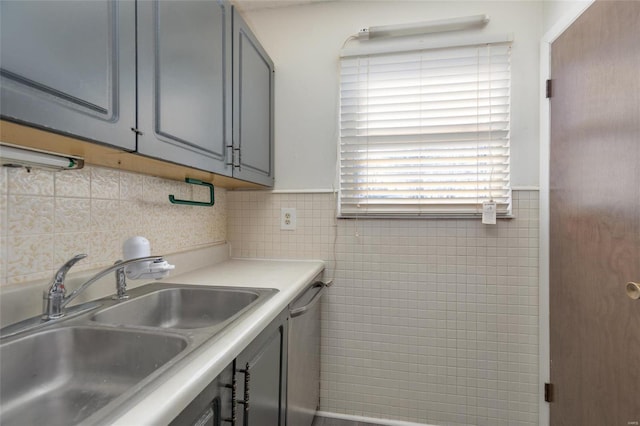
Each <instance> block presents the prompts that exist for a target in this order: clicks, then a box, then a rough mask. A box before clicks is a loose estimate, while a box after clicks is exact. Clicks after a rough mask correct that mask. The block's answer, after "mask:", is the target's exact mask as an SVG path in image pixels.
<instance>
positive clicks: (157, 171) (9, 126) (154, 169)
mask: <svg viewBox="0 0 640 426" xmlns="http://www.w3.org/2000/svg"><path fill="white" fill-rule="evenodd" d="M0 141H2V142H5V143H8V144H13V145H19V146H24V147H29V148H34V149H40V150H44V151H50V152H56V153H59V154H66V155H74V156H78V157H82V158H84V161H85V163H86V164H90V165H95V166H103V167H110V168H113V169H119V170H126V171H130V172H137V173H143V174H146V175H151V176H158V177H162V178H166V179H173V180H178V181H184V179H185V178H187V177H190V178H194V179H199V180H201V181H204V182H209V183H212V184H213V185H215V186H219V187H221V188H227V189H267V188H266V187H264V186H262V185H257V184H254V183H251V182H245V181H242V180H238V179H233V178H230V177H227V176H222V175H217V174H215V173H209V172H205V171H202V170H197V169H192V168H190V167H185V166H180V165H178V164H173V163H167V162H164V161H160V160H156V159H153V158H148V157H144V156H142V155H139V154H136V153H131V152H126V151H121V150H118V149H115V148H110V147H107V146H104V145H100V144H97V143H92V142H87V141H83V140H81V139H75V138H73V137H69V136H64V135H60V134H57V133H52V132H47V131H45V130H41V129H37V128H33V127H29V126H24V125H21V124H17V123H14V122H11V121H6V120H0Z"/></svg>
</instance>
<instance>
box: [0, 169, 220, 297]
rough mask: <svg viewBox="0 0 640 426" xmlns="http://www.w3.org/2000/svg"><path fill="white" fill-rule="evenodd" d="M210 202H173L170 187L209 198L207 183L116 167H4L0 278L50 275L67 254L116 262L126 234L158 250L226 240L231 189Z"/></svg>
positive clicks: (6, 281)
mask: <svg viewBox="0 0 640 426" xmlns="http://www.w3.org/2000/svg"><path fill="white" fill-rule="evenodd" d="M215 191H216V192H215V196H216V198H215V201H216V202H215V205H214V206H213V207H196V206H186V205H173V204H170V203H169V201H168V195H169V194H174V195H175V196H176V197H177V198H184V199H194V200H199V201H206V200H208V197H209V191H208V190H207V188H204V187H201V186H194V185H188V184H186V183H183V182H177V181H172V180H166V179H161V178H156V177H152V176H146V175H140V174H135V173H130V172H124V171H119V170H113V169H107V168H101V167H91V166H89V167H85V168H84V169H81V170H74V171H63V172H50V171H43V170H35V169H34V170H32V171H31V172H27V171H26V170H25V169H6V168H0V285H12V284H19V283H22V282H26V281H32V280H36V279H43V278H48V277H50V276H51V275H52V273H53V272H55V270H56V269H57V268H58V267H59V266H60V265H61V264H62V263H64V262H65V261H66V260H67V259H69V258H70V257H72V256H73V255H74V254H77V253H87V254H88V255H89V256H88V257H87V259H85V260H83V261H81V262H80V263H78V265H77V266H76V267H74V270H86V269H93V268H97V267H103V266H106V265H110V264H112V263H113V262H114V261H115V260H117V259H120V258H121V257H122V248H121V247H122V243H123V242H124V240H125V239H127V238H129V237H131V236H134V235H142V236H145V237H147V238H148V239H149V240H150V241H151V249H152V253H153V254H165V253H172V252H177V251H182V250H188V249H192V248H197V247H200V246H202V245H206V244H211V243H215V242H220V241H225V240H226V233H227V208H226V199H227V196H226V194H227V192H226V190H224V189H222V188H216V190H215Z"/></svg>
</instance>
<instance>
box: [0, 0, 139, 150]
mask: <svg viewBox="0 0 640 426" xmlns="http://www.w3.org/2000/svg"><path fill="white" fill-rule="evenodd" d="M135 17H136V15H135V4H134V2H127V1H122V2H121V1H116V0H93V1H82V2H81V1H12V0H6V1H5V0H3V1H0V76H1V77H0V105H1V108H0V114H1V115H2V118H5V119H8V120H12V121H17V122H22V123H26V124H29V125H32V126H37V127H41V128H44V129H47V130H53V131H55V132H59V133H64V134H70V135H74V136H78V137H80V138H83V139H89V140H95V141H98V142H102V143H106V144H110V145H113V146H117V147H120V148H124V149H126V150H130V151H133V150H135V149H136V135H135V133H134V132H133V131H131V128H132V127H135V126H136V87H135V84H136V49H135V46H136V39H135V37H136V33H135V31H136V18H135ZM51 150H52V151H55V150H56V149H55V146H51Z"/></svg>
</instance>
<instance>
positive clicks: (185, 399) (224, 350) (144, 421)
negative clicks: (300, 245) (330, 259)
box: [112, 259, 324, 426]
mask: <svg viewBox="0 0 640 426" xmlns="http://www.w3.org/2000/svg"><path fill="white" fill-rule="evenodd" d="M323 269H324V263H323V262H322V261H317V260H312V261H306V260H305V261H296V260H290V261H289V260H253V259H232V260H228V261H225V262H223V263H218V264H215V265H213V266H210V267H205V268H201V269H198V270H195V271H192V272H188V273H184V274H180V275H175V276H171V277H169V278H166V279H165V280H163V282H167V283H176V284H193V285H211V286H233V287H260V288H275V289H278V290H279V291H278V293H276V294H274V295H273V296H272V297H271V298H270V299H269V300H268V301H267V302H266V303H264V304H263V305H262V306H260V307H258V308H257V309H255V310H254V311H252V312H249V313H248V314H247V315H244V316H243V317H241V318H239V319H238V320H236V321H235V322H233V323H231V324H230V325H229V326H228V327H226V328H225V329H224V331H223V332H222V333H221V335H219V337H217V338H216V339H215V340H213V341H210V342H206V343H204V344H203V345H202V346H201V347H200V348H199V349H198V353H197V356H195V357H193V358H190V359H189V360H188V361H187V362H184V365H181V368H180V369H179V370H177V371H173V370H172V372H168V373H167V374H170V375H171V376H170V377H168V378H165V379H166V380H164V381H163V382H162V383H161V384H160V385H159V386H157V387H156V388H155V389H154V390H153V391H152V392H151V393H150V394H149V395H148V396H147V397H145V398H144V400H142V401H140V402H139V403H137V404H136V405H135V406H133V407H132V408H130V409H127V410H126V411H125V412H123V413H122V414H121V416H120V417H117V418H115V419H114V421H113V423H112V424H114V425H119V426H131V425H136V426H138V425H152V424H153V425H159V424H167V423H169V422H170V421H171V420H173V419H174V418H175V417H176V416H177V415H178V414H180V412H181V411H182V410H183V409H184V408H185V407H186V406H187V405H189V403H190V402H191V401H192V400H193V399H194V398H195V397H196V396H197V395H198V394H199V393H200V392H201V391H202V390H203V389H204V388H205V387H206V386H207V385H208V384H209V383H210V382H211V381H212V380H214V379H215V378H216V376H218V374H220V372H222V370H223V369H224V368H225V367H226V366H227V365H229V364H230V363H231V362H232V361H233V360H234V359H235V358H236V357H237V356H238V355H239V354H240V352H242V350H243V349H244V348H245V347H246V346H247V345H248V344H249V343H251V341H252V340H253V339H254V338H255V337H257V336H258V335H259V334H260V332H261V331H262V330H263V329H264V328H265V327H266V326H267V325H269V323H270V322H271V321H272V320H273V319H275V318H276V316H277V315H278V314H279V313H280V312H282V310H283V309H285V308H286V307H287V305H289V303H290V302H291V301H293V299H295V298H296V296H298V295H299V294H300V293H301V292H302V291H303V290H304V288H305V286H306V285H307V284H308V283H309V282H310V281H311V280H312V279H313V278H314V277H315V276H316V275H317V274H318V273H320V272H321V271H322V270H323Z"/></svg>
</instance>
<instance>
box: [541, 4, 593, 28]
mask: <svg viewBox="0 0 640 426" xmlns="http://www.w3.org/2000/svg"><path fill="white" fill-rule="evenodd" d="M591 3H593V0H580V1H575V0H562V1H544V2H543V8H542V24H543V29H544V31H543V34H544V33H546V32H547V31H549V30H550V29H552V28H553V27H554V25H556V23H558V22H561V23H562V25H568V24H569V23H571V22H573V20H574V19H575V17H576V16H578V15H580V14H581V13H582V11H583V10H584V9H585V8H586V7H587V6H589V5H590V4H591Z"/></svg>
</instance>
